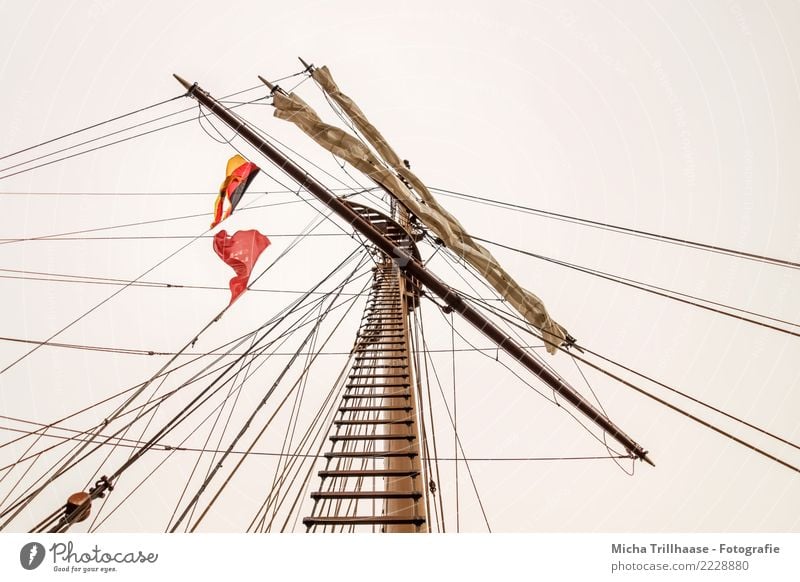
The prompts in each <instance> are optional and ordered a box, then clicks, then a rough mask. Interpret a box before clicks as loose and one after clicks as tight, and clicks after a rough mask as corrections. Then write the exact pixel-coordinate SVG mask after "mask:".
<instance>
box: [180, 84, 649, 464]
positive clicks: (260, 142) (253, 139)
mask: <svg viewBox="0 0 800 582" xmlns="http://www.w3.org/2000/svg"><path fill="white" fill-rule="evenodd" d="M174 76H175V78H176V79H177V80H178V81H179V82H180V83H181V85H183V86H184V87H185V88H186V90H187V95H188V96H190V97H193V98H194V99H196V100H197V101H198V102H199V103H200V104H202V105H203V106H205V107H206V108H207V109H208V110H209V111H210V112H211V113H213V114H214V115H216V116H217V117H218V118H219V119H220V120H221V121H222V122H223V123H225V124H226V125H228V126H229V127H230V128H231V129H233V130H234V131H235V132H236V133H237V134H239V136H241V137H242V138H243V139H244V140H245V141H247V142H248V143H249V144H250V145H252V146H253V147H254V148H255V149H256V150H258V151H259V152H260V153H261V154H263V155H264V156H266V157H267V158H268V159H269V160H270V161H271V162H273V163H274V164H275V165H276V166H277V167H278V168H279V169H281V170H282V171H283V172H285V173H286V174H287V175H288V176H290V177H291V178H292V179H293V180H294V181H295V182H297V184H298V185H299V186H300V187H302V188H305V189H306V190H308V191H309V192H310V193H311V194H312V195H313V196H315V197H316V198H317V199H318V200H320V201H321V202H322V203H323V204H325V205H326V206H328V208H330V209H331V210H333V211H334V212H335V213H336V214H338V215H339V216H340V217H342V218H344V219H345V220H346V221H347V222H348V223H349V224H350V225H351V226H352V227H353V228H355V229H356V230H357V231H359V232H360V233H361V234H362V235H364V236H365V237H366V238H367V239H368V240H369V241H370V242H371V243H372V244H374V245H375V246H376V247H378V248H379V249H380V250H381V251H383V252H384V253H385V254H386V255H387V256H388V257H391V258H392V259H393V260H394V261H395V263H396V264H397V265H398V267H399V268H400V269H401V270H403V271H404V272H405V274H406V275H408V276H411V277H413V278H415V279H417V280H418V281H419V282H420V283H422V284H423V285H424V286H425V287H426V288H427V289H429V290H430V291H431V292H432V293H433V294H434V295H436V296H437V297H439V298H440V299H441V300H442V301H443V302H444V303H445V304H446V305H447V306H449V307H450V308H451V309H452V310H453V311H455V312H456V313H458V314H459V315H461V316H462V317H463V318H464V319H466V320H467V321H468V322H470V323H471V324H472V325H473V326H475V327H476V328H477V329H478V330H479V331H480V332H481V333H483V335H485V336H486V337H487V338H489V339H490V340H491V341H492V342H494V343H495V344H496V345H497V347H499V348H500V349H502V350H503V351H505V352H506V353H507V354H509V355H510V356H511V357H512V358H514V359H515V360H517V361H518V362H519V363H520V364H521V365H522V366H524V367H525V368H527V369H528V370H529V371H530V372H532V373H533V374H534V375H535V376H537V377H538V378H539V379H540V380H542V382H544V383H545V384H547V385H548V386H549V387H550V388H552V389H553V390H554V391H555V392H557V393H558V394H559V395H560V396H562V397H563V398H564V399H565V400H567V401H568V402H569V403H570V404H572V405H573V406H575V408H577V409H578V410H580V411H581V412H582V413H583V414H584V415H586V417H588V418H589V420H591V421H592V422H594V423H595V424H596V425H597V426H599V427H600V428H602V429H603V430H604V431H605V432H606V433H608V434H609V435H610V436H611V437H612V438H614V439H615V440H616V441H617V442H619V443H620V444H621V445H622V446H623V447H625V449H626V450H627V451H628V452H629V453H630V454H631V455H633V456H634V457H636V458H638V459H641V460H643V461H646V462H647V463H650V464H651V465H653V462H652V461H651V460H650V458H649V457H648V456H647V451H646V450H644V448H642V447H641V446H640V445H639V444H637V443H636V442H635V441H634V440H633V439H632V438H631V437H629V436H628V435H627V434H625V433H624V432H623V431H622V430H621V429H620V428H619V427H617V426H616V425H615V424H614V423H613V422H611V421H610V420H609V419H608V418H607V417H606V416H605V415H604V414H603V413H601V412H600V411H599V410H597V409H596V408H595V407H594V406H593V405H592V404H591V403H589V402H588V401H587V400H586V399H585V398H583V396H581V395H580V394H579V393H578V392H576V391H575V390H574V389H573V388H572V387H571V386H569V385H567V384H565V383H564V382H563V381H562V380H561V379H560V378H558V377H557V376H556V375H555V374H553V373H552V372H550V371H549V370H548V369H547V368H545V367H544V366H543V365H542V364H541V363H540V362H538V361H537V360H536V358H534V357H533V356H532V355H531V354H530V353H528V352H527V351H526V350H525V349H524V348H523V347H522V346H520V345H519V344H518V343H517V342H516V341H514V339H512V338H511V337H510V336H509V335H507V334H506V333H505V332H504V331H503V330H501V329H500V328H499V327H497V326H496V325H494V324H493V323H492V322H491V321H489V320H488V319H487V318H486V317H484V316H483V315H482V314H481V313H480V312H479V311H477V310H476V309H474V308H473V307H471V306H470V305H468V304H467V303H466V302H465V301H464V300H463V299H462V298H461V296H460V295H459V294H458V293H457V292H456V291H455V290H453V289H452V288H450V286H448V285H447V284H446V283H445V282H444V281H442V280H441V279H439V278H438V277H437V276H436V275H435V274H434V273H432V272H431V271H430V270H429V269H427V268H426V267H424V266H423V265H422V264H421V263H420V262H419V261H417V260H415V259H414V257H412V256H410V255H409V254H408V253H406V252H405V251H404V250H403V249H401V248H400V247H399V246H397V245H396V244H395V243H393V242H392V241H391V240H389V239H388V238H386V237H385V236H383V234H381V233H380V232H379V231H378V230H376V229H375V228H374V227H373V226H372V225H371V224H370V223H369V221H367V220H366V219H365V218H363V217H362V216H360V215H359V214H358V213H357V212H355V211H354V210H353V209H352V208H350V207H349V206H348V205H347V204H346V203H345V202H343V201H342V200H340V199H339V198H338V197H337V196H336V195H335V194H334V193H333V192H331V191H330V190H328V189H327V188H326V187H325V186H324V185H322V184H321V183H320V182H319V181H317V180H316V179H315V178H314V177H313V176H311V175H310V174H309V173H308V172H306V171H305V170H304V169H303V168H301V167H300V166H298V165H297V164H295V163H294V162H293V161H292V160H290V159H289V158H287V157H286V156H285V155H284V154H283V153H281V152H280V151H278V150H277V149H275V148H274V147H273V146H272V145H270V144H269V143H267V142H266V141H265V140H264V139H263V138H262V137H261V136H259V135H258V134H257V133H256V132H255V131H254V130H253V129H252V128H251V127H250V126H249V125H247V123H246V122H245V121H243V120H242V119H240V118H238V117H236V116H235V115H234V114H232V113H231V112H230V111H229V110H228V109H227V108H226V107H225V106H224V105H222V104H221V103H219V102H218V101H217V100H216V99H214V98H213V97H212V96H211V95H209V94H208V93H207V92H206V91H204V90H203V89H201V88H200V87H199V86H198V85H197V83H195V84H191V83H189V82H188V81H186V80H184V79H182V78H181V77H179V76H178V75H174Z"/></svg>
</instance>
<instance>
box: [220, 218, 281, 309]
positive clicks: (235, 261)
mask: <svg viewBox="0 0 800 582" xmlns="http://www.w3.org/2000/svg"><path fill="white" fill-rule="evenodd" d="M268 246H269V239H268V238H267V237H265V236H264V235H263V234H261V233H260V232H258V231H257V230H239V231H237V232H236V233H235V234H234V235H233V236H231V237H229V236H228V233H227V232H226V231H224V230H221V231H219V232H218V233H217V234H216V235H214V251H216V253H217V254H218V255H219V258H220V259H222V260H223V261H225V263H226V264H227V265H230V266H231V267H232V268H233V270H234V271H235V272H236V276H235V277H234V278H233V279H231V282H230V288H231V303H233V302H234V301H236V299H237V298H238V297H239V295H241V294H242V293H244V291H245V289H247V283H248V282H249V281H250V273H252V271H253V267H254V266H255V264H256V261H257V260H258V257H259V256H260V255H261V253H262V252H263V251H264V249H265V248H267V247H268ZM231 303H229V304H228V305H230V304H231Z"/></svg>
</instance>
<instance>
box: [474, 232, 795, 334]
mask: <svg viewBox="0 0 800 582" xmlns="http://www.w3.org/2000/svg"><path fill="white" fill-rule="evenodd" d="M473 238H474V239H475V240H479V241H481V242H484V243H486V244H490V245H493V246H496V247H500V248H503V249H506V250H509V251H513V252H516V253H520V254H523V255H527V256H529V257H533V258H535V259H540V260H542V261H547V262H548V263H553V264H556V265H559V266H562V267H567V268H569V269H573V270H576V271H579V272H581V273H586V274H588V275H592V276H593V277H599V278H601V279H606V280H609V281H612V282H614V283H620V284H622V285H625V286H626V287H632V288H634V289H638V290H640V291H645V292H647V293H652V294H654V295H658V296H660V297H666V298H667V299H672V300H673V301H678V302H680V303H685V304H687V305H693V306H694V307H699V308H700V309H705V310H707V311H711V312H713V313H718V314H720V315H725V316H727V317H731V318H733V319H737V320H739V321H744V322H746V323H752V324H754V325H758V326H761V327H765V328H767V329H771V330H774V331H778V332H781V333H785V334H787V335H791V336H795V337H800V332H795V331H792V330H788V329H785V328H782V327H778V326H775V325H770V324H769V323H765V322H763V321H758V320H755V319H750V318H749V317H744V316H743V315H736V314H735V313H729V312H727V311H722V310H721V309H716V308H714V307H710V306H708V305H703V304H701V303H697V302H696V301H690V300H688V299H682V298H681V297H676V296H674V295H669V294H667V293H664V292H661V291H658V290H657V289H661V288H660V287H657V286H655V285H650V284H648V283H639V282H637V281H633V280H632V279H627V278H625V277H621V276H619V275H613V274H611V273H605V272H603V271H599V270H596V269H590V268H588V267H582V266H580V265H575V264H573V263H568V262H566V261H561V260H558V259H552V258H550V257H546V256H544V255H539V254H537V253H532V252H530V251H525V250H522V249H518V248H515V247H512V246H509V245H504V244H502V243H498V242H494V241H490V240H487V239H484V238H480V237H477V236H475V237H473ZM665 291H669V292H670V293H675V294H679V295H684V296H687V297H692V296H691V295H686V294H684V293H678V292H677V291H671V290H669V289H666V290H665ZM693 298H694V299H698V300H700V301H706V302H708V303H712V304H717V305H724V304H720V303H715V302H713V301H710V300H708V299H701V298H696V297H693ZM724 307H727V308H728V309H733V310H736V311H740V312H746V311H745V310H744V309H739V308H737V307H732V306H729V305H724ZM746 313H752V312H746ZM756 315H758V316H759V317H764V318H765V319H774V318H772V317H769V316H766V315H760V314H756ZM786 323H789V324H790V325H794V326H799V327H800V324H797V323H791V322H786Z"/></svg>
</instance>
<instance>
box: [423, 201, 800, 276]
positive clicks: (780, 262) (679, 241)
mask: <svg viewBox="0 0 800 582" xmlns="http://www.w3.org/2000/svg"><path fill="white" fill-rule="evenodd" d="M431 190H434V191H436V192H438V193H440V194H443V195H445V196H454V197H458V198H462V199H465V200H470V201H473V202H477V203H479V204H486V205H488V206H499V207H503V208H508V209H511V210H516V211H522V212H525V213H528V214H535V215H538V216H542V217H545V218H554V219H556V220H563V221H567V222H571V223H574V224H580V225H583V226H589V227H592V228H600V229H604V230H611V231H613V232H618V233H620V234H628V235H633V236H637V237H642V238H648V239H652V240H658V241H662V242H667V243H670V244H675V245H680V246H686V247H691V248H695V249H698V250H701V251H706V252H712V253H718V254H723V255H729V256H733V257H739V258H742V259H747V260H751V261H757V262H762V263H767V264H772V265H777V266H782V267H790V268H792V269H798V268H800V263H797V262H794V261H788V260H785V259H779V258H775V257H769V256H766V255H759V254H756V253H749V252H745V251H740V250H736V249H731V248H726V247H722V246H717V245H710V244H706V243H701V242H697V241H692V240H689V239H684V238H680V237H673V236H667V235H663V234H658V233H653V232H648V231H645V230H638V229H634V228H627V227H624V226H619V225H615V224H610V223H605V222H600V221H596V220H589V219H587V218H579V217H576V216H570V215H568V214H559V213H557V212H552V211H548V210H541V209H538V208H530V207H528V206H522V205H520V204H512V203H510V202H502V201H500V200H493V199H491V198H487V197H485V196H481V197H479V196H471V195H469V194H464V193H462V192H455V191H453V190H446V189H444V188H435V187H431Z"/></svg>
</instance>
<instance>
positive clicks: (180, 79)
mask: <svg viewBox="0 0 800 582" xmlns="http://www.w3.org/2000/svg"><path fill="white" fill-rule="evenodd" d="M172 76H173V77H175V79H177V81H178V83H180V84H181V85H183V88H184V89H186V90H187V91H191V90H192V87H194V85H192V84H191V83H190V82H189V81H187V80H186V79H184V78H183V77H181V76H180V75H176V74H175V73H173V74H172Z"/></svg>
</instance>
